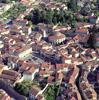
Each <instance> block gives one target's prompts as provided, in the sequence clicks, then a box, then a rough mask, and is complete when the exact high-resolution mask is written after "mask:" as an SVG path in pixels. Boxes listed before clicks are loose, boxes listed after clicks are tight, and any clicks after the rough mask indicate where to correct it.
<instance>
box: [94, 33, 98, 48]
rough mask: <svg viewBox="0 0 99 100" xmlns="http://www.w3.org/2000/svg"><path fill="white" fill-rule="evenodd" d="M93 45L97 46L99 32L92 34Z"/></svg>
mask: <svg viewBox="0 0 99 100" xmlns="http://www.w3.org/2000/svg"><path fill="white" fill-rule="evenodd" d="M94 47H96V48H97V47H99V33H96V34H95V35H94Z"/></svg>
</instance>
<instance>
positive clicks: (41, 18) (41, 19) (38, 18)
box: [25, 9, 76, 27]
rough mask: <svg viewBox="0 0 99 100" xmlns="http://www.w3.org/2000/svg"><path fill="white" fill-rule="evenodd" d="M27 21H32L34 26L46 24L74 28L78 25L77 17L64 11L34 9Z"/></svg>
mask: <svg viewBox="0 0 99 100" xmlns="http://www.w3.org/2000/svg"><path fill="white" fill-rule="evenodd" d="M25 18H26V19H28V20H30V21H32V23H33V24H38V23H46V24H58V23H60V24H66V23H67V24H70V25H71V26H73V27H74V25H75V24H76V20H75V16H74V14H73V13H72V12H71V11H66V10H63V9H60V10H59V11H58V10H56V9H55V10H51V9H40V10H39V9H34V10H33V11H32V12H31V13H30V14H29V15H28V16H26V17H25Z"/></svg>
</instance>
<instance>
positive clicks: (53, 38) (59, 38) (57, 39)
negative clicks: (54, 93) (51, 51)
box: [48, 32, 66, 44]
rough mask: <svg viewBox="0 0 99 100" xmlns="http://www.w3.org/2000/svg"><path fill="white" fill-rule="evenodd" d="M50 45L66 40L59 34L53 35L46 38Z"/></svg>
mask: <svg viewBox="0 0 99 100" xmlns="http://www.w3.org/2000/svg"><path fill="white" fill-rule="evenodd" d="M48 39H49V41H50V42H51V43H52V44H60V43H62V42H64V41H65V40H66V36H65V35H64V34H62V33H60V32H57V33H54V34H53V35H51V36H49V37H48Z"/></svg>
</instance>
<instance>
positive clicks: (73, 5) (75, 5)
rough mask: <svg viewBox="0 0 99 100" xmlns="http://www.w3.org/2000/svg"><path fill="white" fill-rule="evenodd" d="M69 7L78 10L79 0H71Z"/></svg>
mask: <svg viewBox="0 0 99 100" xmlns="http://www.w3.org/2000/svg"><path fill="white" fill-rule="evenodd" d="M69 8H70V9H71V10H73V11H74V12H76V11H77V0H70V2H69Z"/></svg>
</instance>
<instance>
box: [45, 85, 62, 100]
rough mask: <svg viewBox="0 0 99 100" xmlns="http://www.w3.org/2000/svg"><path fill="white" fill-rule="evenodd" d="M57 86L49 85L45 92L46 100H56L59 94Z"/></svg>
mask: <svg viewBox="0 0 99 100" xmlns="http://www.w3.org/2000/svg"><path fill="white" fill-rule="evenodd" d="M59 89H60V88H59V85H57V84H54V85H49V86H48V87H47V89H46V90H45V93H44V96H45V99H46V100H56V97H57V96H58V94H59Z"/></svg>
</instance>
